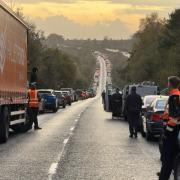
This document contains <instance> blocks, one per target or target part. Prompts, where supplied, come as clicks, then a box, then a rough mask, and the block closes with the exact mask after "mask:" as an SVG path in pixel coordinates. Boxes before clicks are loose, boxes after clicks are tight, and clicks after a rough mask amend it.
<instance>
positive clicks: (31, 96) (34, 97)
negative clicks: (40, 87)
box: [28, 83, 42, 130]
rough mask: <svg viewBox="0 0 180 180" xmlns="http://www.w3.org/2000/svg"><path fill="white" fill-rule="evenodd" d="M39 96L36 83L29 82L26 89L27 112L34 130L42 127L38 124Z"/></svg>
mask: <svg viewBox="0 0 180 180" xmlns="http://www.w3.org/2000/svg"><path fill="white" fill-rule="evenodd" d="M39 102H40V97H39V95H38V91H37V90H36V83H31V85H30V89H29V91H28V114H29V117H30V120H31V121H32V122H33V123H34V130H39V129H42V128H40V127H39V125H38V118H37V116H38V112H39Z"/></svg>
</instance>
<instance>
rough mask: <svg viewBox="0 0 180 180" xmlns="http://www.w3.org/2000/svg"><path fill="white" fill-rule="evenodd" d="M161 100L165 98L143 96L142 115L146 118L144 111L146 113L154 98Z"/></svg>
mask: <svg viewBox="0 0 180 180" xmlns="http://www.w3.org/2000/svg"><path fill="white" fill-rule="evenodd" d="M158 97H159V98H161V97H162V98H163V97H165V98H166V96H160V95H148V96H144V98H143V106H142V113H143V114H144V115H145V116H146V111H147V107H149V106H150V104H151V103H152V102H153V101H154V100H155V99H156V98H158Z"/></svg>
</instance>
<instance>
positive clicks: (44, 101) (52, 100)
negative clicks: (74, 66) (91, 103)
mask: <svg viewBox="0 0 180 180" xmlns="http://www.w3.org/2000/svg"><path fill="white" fill-rule="evenodd" d="M38 94H39V96H40V99H41V101H40V103H39V111H40V113H44V112H47V111H52V112H54V113H55V112H57V111H58V109H59V108H60V107H61V108H66V106H67V105H69V106H71V104H72V103H73V102H77V101H79V100H85V99H88V98H92V97H94V96H95V92H94V91H93V90H91V89H89V90H80V89H78V90H74V89H73V88H61V89H60V90H53V89H38Z"/></svg>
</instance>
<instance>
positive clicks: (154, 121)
mask: <svg viewBox="0 0 180 180" xmlns="http://www.w3.org/2000/svg"><path fill="white" fill-rule="evenodd" d="M167 101H168V96H167V97H158V98H156V99H155V100H154V101H153V102H152V103H151V105H150V106H148V107H147V114H146V116H145V121H146V138H147V140H148V141H150V140H152V139H153V137H157V136H160V135H161V133H162V132H163V130H164V125H165V122H164V121H163V114H164V111H165V108H166V105H167Z"/></svg>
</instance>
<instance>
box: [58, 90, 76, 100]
mask: <svg viewBox="0 0 180 180" xmlns="http://www.w3.org/2000/svg"><path fill="white" fill-rule="evenodd" d="M60 90H61V91H69V95H70V96H71V101H72V102H74V101H76V94H75V91H74V89H73V88H61V89H60Z"/></svg>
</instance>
